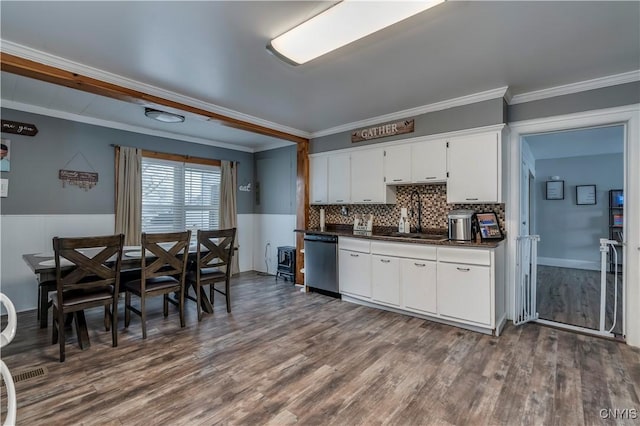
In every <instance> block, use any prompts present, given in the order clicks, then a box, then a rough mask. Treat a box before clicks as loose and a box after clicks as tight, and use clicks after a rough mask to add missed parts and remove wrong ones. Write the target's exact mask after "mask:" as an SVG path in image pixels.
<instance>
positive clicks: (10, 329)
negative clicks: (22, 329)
mask: <svg viewBox="0 0 640 426" xmlns="http://www.w3.org/2000/svg"><path fill="white" fill-rule="evenodd" d="M0 303H2V304H3V305H4V306H5V308H6V310H7V317H8V318H7V326H6V327H5V329H4V330H2V335H0V348H3V347H5V346H7V345H8V344H9V343H11V341H12V340H13V338H14V337H15V336H16V330H17V329H18V317H17V315H16V308H15V306H13V303H12V302H11V299H9V298H8V297H7V296H5V295H4V294H3V293H0ZM0 374H1V375H2V380H3V381H4V385H5V387H6V389H7V417H6V418H5V419H4V424H5V425H7V426H10V425H15V424H16V386H15V384H14V383H13V377H12V376H11V372H10V371H9V368H8V367H7V365H6V364H5V363H4V361H2V360H0Z"/></svg>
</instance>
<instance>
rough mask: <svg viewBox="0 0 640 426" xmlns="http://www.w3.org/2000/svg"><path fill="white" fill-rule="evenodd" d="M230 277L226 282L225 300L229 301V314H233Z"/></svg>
mask: <svg viewBox="0 0 640 426" xmlns="http://www.w3.org/2000/svg"><path fill="white" fill-rule="evenodd" d="M229 279H230V278H229V276H227V279H226V281H225V282H224V298H225V299H226V300H227V312H228V313H229V312H231V292H230V291H229Z"/></svg>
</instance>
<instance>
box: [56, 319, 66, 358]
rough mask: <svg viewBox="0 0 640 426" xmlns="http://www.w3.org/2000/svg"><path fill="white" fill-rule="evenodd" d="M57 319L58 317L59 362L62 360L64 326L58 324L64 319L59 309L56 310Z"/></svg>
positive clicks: (63, 354)
mask: <svg viewBox="0 0 640 426" xmlns="http://www.w3.org/2000/svg"><path fill="white" fill-rule="evenodd" d="M57 319H58V343H59V344H60V362H64V358H65V353H64V343H65V327H63V326H62V327H61V326H60V324H63V320H64V312H63V311H62V310H61V309H59V310H58V312H57Z"/></svg>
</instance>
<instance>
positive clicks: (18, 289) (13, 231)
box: [0, 214, 115, 312]
mask: <svg viewBox="0 0 640 426" xmlns="http://www.w3.org/2000/svg"><path fill="white" fill-rule="evenodd" d="M114 223H115V215H113V214H82V215H66V214H65V215H2V216H1V217H0V227H1V237H0V239H1V244H0V247H1V249H0V250H1V251H0V258H1V268H2V269H1V270H0V274H1V275H0V285H1V287H2V292H3V293H4V294H6V295H7V296H9V298H10V299H11V301H12V302H13V304H14V305H15V307H16V310H17V311H18V312H21V311H26V310H30V309H35V308H36V304H37V298H38V283H37V281H36V277H35V275H34V274H33V272H31V269H29V267H28V266H27V264H26V263H25V262H24V260H22V255H23V254H25V253H43V252H47V253H53V247H52V242H51V240H52V238H53V237H56V236H58V237H77V236H83V235H109V234H113V229H114Z"/></svg>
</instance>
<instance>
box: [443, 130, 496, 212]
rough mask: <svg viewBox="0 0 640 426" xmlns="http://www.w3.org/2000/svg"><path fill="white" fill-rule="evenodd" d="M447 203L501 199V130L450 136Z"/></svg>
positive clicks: (486, 201)
mask: <svg viewBox="0 0 640 426" xmlns="http://www.w3.org/2000/svg"><path fill="white" fill-rule="evenodd" d="M447 162H448V172H449V177H448V179H447V203H464V204H469V203H499V202H501V201H502V196H501V195H502V194H501V191H502V185H501V176H502V173H501V165H502V163H501V150H500V133H499V132H490V133H480V134H475V135H469V136H462V137H456V138H451V139H449V147H448V152H447Z"/></svg>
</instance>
